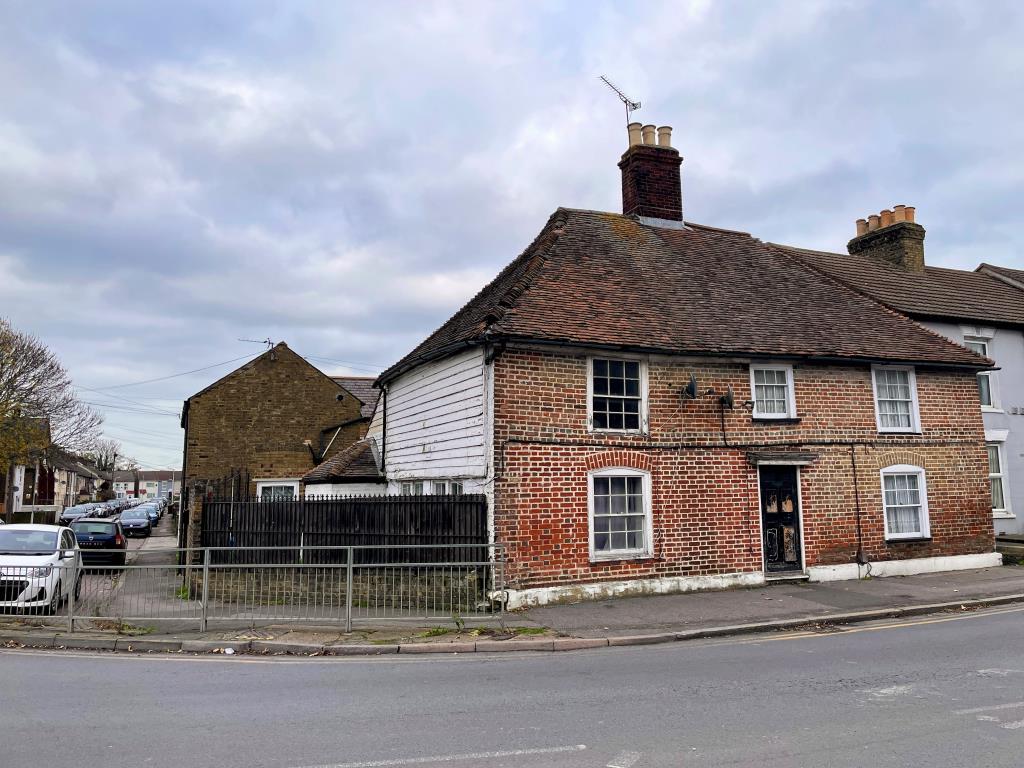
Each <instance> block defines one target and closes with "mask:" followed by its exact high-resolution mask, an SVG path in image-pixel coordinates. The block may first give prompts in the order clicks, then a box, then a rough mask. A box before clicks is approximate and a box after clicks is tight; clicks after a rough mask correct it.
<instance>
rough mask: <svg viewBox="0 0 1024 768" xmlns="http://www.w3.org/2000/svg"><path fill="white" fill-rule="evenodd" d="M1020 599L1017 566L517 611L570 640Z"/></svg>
mask: <svg viewBox="0 0 1024 768" xmlns="http://www.w3.org/2000/svg"><path fill="white" fill-rule="evenodd" d="M1015 596H1017V597H1019V599H1021V600H1024V567H1021V566H1015V565H1012V566H1002V567H999V568H982V569H978V570H973V571H947V572H944V573H931V574H924V575H920V576H889V577H886V578H874V579H864V580H861V581H834V582H828V583H821V584H810V583H806V582H804V583H779V584H772V585H770V586H765V587H757V588H748V589H731V590H723V591H719V592H691V593H688V594H680V595H655V596H650V597H627V598H617V599H611V600H600V601H589V602H580V603H576V604H573V605H554V606H546V607H543V608H534V609H532V610H529V611H526V612H524V613H523V614H522V617H523V618H526V619H528V620H529V621H530V622H532V623H534V624H535V625H537V626H545V627H549V628H551V629H552V630H554V631H555V632H556V633H559V634H563V635H572V636H574V637H621V636H625V635H633V634H637V633H651V632H668V631H674V632H685V631H692V630H701V629H708V628H711V627H722V626H735V625H745V624H756V623H760V622H778V621H799V620H806V621H829V620H837V618H836V617H839V619H838V620H842V618H841V617H843V616H849V615H851V614H856V613H862V612H871V611H886V610H890V609H897V608H900V609H902V608H914V607H918V608H920V607H922V606H930V605H935V604H952V605H950V606H949V607H951V608H955V607H956V605H957V604H960V603H969V602H972V601H976V600H984V599H986V598H1000V597H1015Z"/></svg>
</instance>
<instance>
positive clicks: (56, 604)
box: [43, 581, 61, 616]
mask: <svg viewBox="0 0 1024 768" xmlns="http://www.w3.org/2000/svg"><path fill="white" fill-rule="evenodd" d="M60 592H61V583H60V582H59V581H58V582H57V583H56V584H55V585H54V587H53V594H52V595H50V602H49V603H48V604H47V606H46V607H45V608H44V609H43V611H44V612H45V613H46V614H48V615H50V616H53V615H54V614H55V613H57V611H59V610H60Z"/></svg>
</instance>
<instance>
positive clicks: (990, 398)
mask: <svg viewBox="0 0 1024 768" xmlns="http://www.w3.org/2000/svg"><path fill="white" fill-rule="evenodd" d="M964 346H965V347H967V348H968V349H969V350H971V351H972V352H977V353H978V354H979V355H984V356H985V357H988V342H987V341H984V340H982V339H968V340H967V341H965V342H964ZM978 398H979V399H980V400H981V407H982V408H995V407H996V404H995V396H994V395H993V393H992V372H991V371H981V372H980V373H979V374H978Z"/></svg>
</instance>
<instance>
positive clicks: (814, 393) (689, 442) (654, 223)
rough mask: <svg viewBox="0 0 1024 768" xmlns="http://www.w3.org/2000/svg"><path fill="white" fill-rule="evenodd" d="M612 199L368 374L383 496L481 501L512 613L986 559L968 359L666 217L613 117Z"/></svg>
mask: <svg viewBox="0 0 1024 768" xmlns="http://www.w3.org/2000/svg"><path fill="white" fill-rule="evenodd" d="M629 139H630V140H629V147H628V149H627V150H626V152H625V154H623V156H622V158H621V160H620V161H619V164H618V165H619V168H620V170H621V174H622V198H623V211H622V213H621V214H619V213H605V212H599V211H588V210H574V209H567V208H559V209H558V210H556V211H555V212H554V214H552V216H551V217H550V219H549V220H548V222H547V224H546V225H545V227H544V228H543V230H542V231H541V232H540V234H539V235H538V236H537V238H536V239H535V240H534V242H533V243H531V244H530V245H529V247H527V249H526V250H525V251H524V252H523V253H522V254H521V255H520V256H519V257H518V258H517V259H515V261H513V262H512V263H511V264H509V265H508V266H507V267H506V268H505V269H504V270H503V271H502V272H501V273H500V274H499V275H498V277H496V278H495V279H494V280H493V281H492V282H491V283H490V284H489V285H487V286H486V287H484V288H483V290H481V291H480V293H478V294H477V295H476V296H475V297H474V298H473V299H472V300H470V301H469V303H467V304H466V305H465V306H464V307H463V308H462V309H460V310H459V311H458V312H457V313H456V314H455V315H454V316H453V317H452V318H451V319H450V320H448V321H447V322H446V323H445V324H444V325H442V326H441V327H440V328H439V329H438V330H437V331H435V332H434V333H433V334H431V335H430V336H429V337H428V338H427V339H426V340H425V341H424V342H423V343H422V344H420V345H419V346H418V347H417V348H416V349H414V350H413V351H412V352H411V353H410V354H409V355H407V356H406V357H405V358H403V359H402V360H401V361H399V362H398V363H397V364H395V365H394V366H393V367H391V368H390V369H388V370H387V371H385V372H384V373H383V374H382V375H381V377H380V378H379V380H378V384H379V385H380V386H381V387H382V390H383V392H382V398H381V402H380V405H379V406H378V409H377V412H376V414H375V417H374V420H373V423H372V424H371V427H370V432H369V437H370V439H372V440H373V441H374V442H375V444H376V446H377V448H378V450H379V455H380V457H381V463H382V470H383V472H384V474H385V476H386V478H387V481H388V484H389V489H390V490H391V491H400V490H405V491H408V490H410V489H411V490H415V489H416V488H421V489H422V490H423V492H426V493H431V492H437V491H442V492H443V491H445V490H446V489H449V488H451V487H452V484H453V483H455V484H458V485H459V487H461V488H463V489H464V490H466V491H483V492H485V493H486V494H488V496H489V499H490V511H491V516H492V527H493V536H494V539H495V540H496V541H498V542H502V543H504V544H505V545H507V560H508V565H507V567H506V576H507V582H508V586H509V603H510V605H512V606H516V605H525V604H538V603H544V602H548V601H552V600H557V599H564V598H577V597H583V596H588V595H589V596H598V595H611V594H628V593H643V592H660V591H670V590H690V589H699V588H707V587H723V586H729V585H743V584H748V585H750V584H760V583H763V582H764V581H765V580H766V579H774V578H810V579H813V580H830V579H848V578H857V577H858V576H860V575H864V574H867V573H869V572H870V573H873V574H874V575H887V574H901V573H917V572H924V571H931V570H939V569H953V568H968V567H978V566H986V565H994V564H997V563H998V562H999V561H1000V558H999V555H997V554H994V553H993V530H992V518H991V512H990V508H989V481H988V464H987V456H986V451H985V432H984V426H983V424H982V420H981V415H980V403H979V399H978V388H977V384H976V375H977V373H978V372H979V371H984V370H988V369H990V368H991V367H992V362H991V360H989V359H987V358H986V357H983V356H982V355H979V354H977V353H976V352H973V351H971V350H968V349H966V348H964V347H963V346H960V345H959V344H955V343H953V342H952V341H949V340H948V339H945V338H943V337H942V336H940V335H939V334H937V333H934V332H932V331H929V330H927V329H925V328H923V327H921V326H920V325H918V324H917V323H915V322H913V321H911V320H909V319H907V318H906V317H904V316H902V315H900V314H898V313H896V312H894V311H892V310H891V309H889V308H886V307H884V306H883V305H881V304H880V303H878V302H877V301H875V300H873V299H871V298H868V297H866V296H864V295H862V294H860V293H857V292H855V291H853V290H852V289H850V288H848V287H847V286H845V285H843V284H842V283H841V282H839V281H838V280H835V279H833V278H831V277H828V276H826V275H823V274H822V273H821V272H820V271H818V270H816V269H813V268H811V267H810V266H808V265H806V264H805V263H803V262H802V261H800V260H799V259H796V258H794V257H792V256H790V255H787V254H785V253H783V252H780V251H779V250H776V249H774V248H771V247H769V246H768V245H766V244H764V243H762V242H761V241H759V240H757V239H755V238H753V237H751V236H750V235H749V234H746V233H744V232H734V231H729V230H724V229H717V228H714V227H709V226H704V225H699V224H695V223H693V222H689V221H686V220H685V219H684V217H683V206H682V191H681V184H680V166H681V163H682V158H681V157H680V155H679V152H678V151H677V150H676V149H674V148H672V146H671V129H669V128H661V129H658V130H657V136H655V128H654V126H643V127H641V126H640V125H639V124H632V125H630V127H629Z"/></svg>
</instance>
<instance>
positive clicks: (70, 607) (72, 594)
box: [68, 566, 82, 632]
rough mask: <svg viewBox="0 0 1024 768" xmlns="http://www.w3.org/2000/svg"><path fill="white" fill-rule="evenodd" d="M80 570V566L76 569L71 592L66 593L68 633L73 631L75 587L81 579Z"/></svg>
mask: <svg viewBox="0 0 1024 768" xmlns="http://www.w3.org/2000/svg"><path fill="white" fill-rule="evenodd" d="M81 568H82V566H78V569H76V573H75V578H74V581H73V583H72V584H71V591H70V592H68V632H74V631H75V591H76V590H75V585H76V584H77V583H78V579H80V578H82V573H81Z"/></svg>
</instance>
